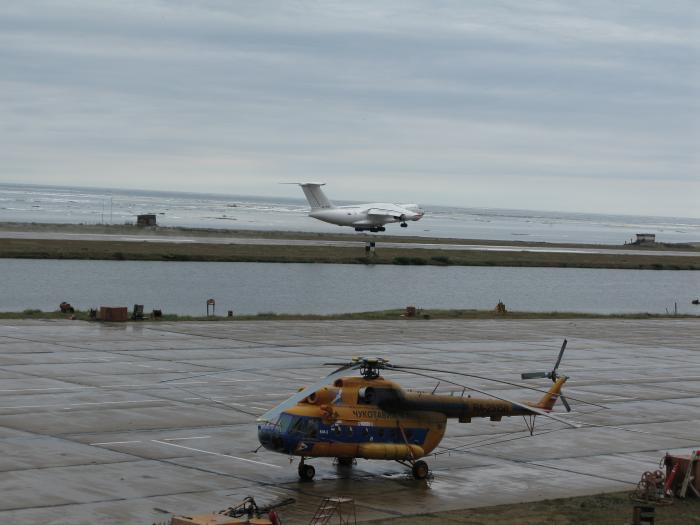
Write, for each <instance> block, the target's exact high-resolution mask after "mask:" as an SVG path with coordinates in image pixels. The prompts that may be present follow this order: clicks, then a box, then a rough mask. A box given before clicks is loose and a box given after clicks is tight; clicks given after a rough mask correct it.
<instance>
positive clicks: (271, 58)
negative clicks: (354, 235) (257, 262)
mask: <svg viewBox="0 0 700 525" xmlns="http://www.w3.org/2000/svg"><path fill="white" fill-rule="evenodd" d="M699 58H700V3H699V2H697V1H696V0H688V1H673V0H671V1H664V2H659V1H657V0H648V1H612V0H611V1H596V0H586V1H583V0H581V1H575V0H567V1H549V0H542V1H536V2H522V1H520V0H512V1H498V0H484V1H463V0H460V1H449V0H448V1H442V2H437V1H427V0H426V1H412V0H401V1H376V0H375V1H368V2H365V1H352V2H348V1H323V2H320V1H293V0H290V1H277V2H271V1H265V0H255V1H231V0H168V1H164V0H163V1H158V0H138V1H135V0H134V1H132V0H124V1H119V2H117V1H99V2H95V1H94V0H73V1H69V0H47V1H34V0H23V1H21V2H5V3H4V4H3V8H2V10H1V11H0V182H8V183H30V184H55V185H73V186H95V187H109V188H142V189H154V190H182V191H201V192H205V193H212V192H222V193H227V194H234V195H235V194H244V195H270V196H286V197H297V196H301V193H300V192H299V190H298V189H297V188H294V187H293V186H280V185H279V184H278V183H280V182H290V181H291V182H295V181H313V182H326V183H327V184H328V185H327V187H326V191H327V193H328V194H329V196H330V197H331V198H335V199H337V200H359V201H363V200H364V201H368V200H369V201H390V202H418V203H432V204H442V205H452V206H464V207H484V208H517V209H534V210H558V211H580V212H594V213H595V212H599V213H622V214H637V215H666V216H687V217H700V169H699V168H700V140H699V139H700V97H699V95H700V74H699V71H698V66H699V64H700V61H699Z"/></svg>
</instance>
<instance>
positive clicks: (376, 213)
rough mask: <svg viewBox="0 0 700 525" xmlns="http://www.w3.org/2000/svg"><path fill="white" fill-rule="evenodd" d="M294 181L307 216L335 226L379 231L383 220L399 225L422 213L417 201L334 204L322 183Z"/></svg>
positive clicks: (415, 219)
mask: <svg viewBox="0 0 700 525" xmlns="http://www.w3.org/2000/svg"><path fill="white" fill-rule="evenodd" d="M288 184H298V185H299V186H301V189H302V190H303V191H304V195H306V200H308V201H309V204H310V205H311V210H310V211H309V217H313V218H314V219H318V220H320V221H324V222H330V223H331V224H337V225H338V226H351V227H353V228H355V231H358V232H361V231H370V232H383V231H385V230H386V228H385V227H384V225H385V224H388V223H391V222H400V223H401V227H402V228H406V227H407V226H408V224H407V222H406V221H418V220H420V219H421V217H423V213H424V212H423V210H422V209H420V207H419V206H418V205H417V204H387V203H384V202H373V203H370V204H356V205H354V206H334V205H333V203H332V202H331V201H330V200H328V197H326V195H325V194H324V193H323V191H321V186H324V185H325V183H315V182H291V183H288Z"/></svg>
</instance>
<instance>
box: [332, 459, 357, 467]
mask: <svg viewBox="0 0 700 525" xmlns="http://www.w3.org/2000/svg"><path fill="white" fill-rule="evenodd" d="M335 459H336V461H337V462H338V466H339V467H352V464H353V459H352V458H335Z"/></svg>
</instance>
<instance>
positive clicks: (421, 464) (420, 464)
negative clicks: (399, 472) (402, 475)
mask: <svg viewBox="0 0 700 525" xmlns="http://www.w3.org/2000/svg"><path fill="white" fill-rule="evenodd" d="M411 472H412V473H413V477H414V478H416V479H425V478H427V477H428V474H430V469H429V468H428V464H427V463H426V462H425V461H422V460H419V461H416V462H415V463H414V464H413V466H412V467H411Z"/></svg>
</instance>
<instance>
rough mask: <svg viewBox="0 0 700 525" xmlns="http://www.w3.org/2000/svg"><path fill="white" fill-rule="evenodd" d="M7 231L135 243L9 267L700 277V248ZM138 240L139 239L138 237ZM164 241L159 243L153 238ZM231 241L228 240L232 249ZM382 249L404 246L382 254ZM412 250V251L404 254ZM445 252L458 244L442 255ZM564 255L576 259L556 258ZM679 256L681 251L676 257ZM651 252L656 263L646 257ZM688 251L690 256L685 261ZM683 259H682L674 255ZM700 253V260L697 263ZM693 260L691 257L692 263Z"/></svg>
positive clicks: (26, 227) (76, 244) (56, 246)
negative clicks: (244, 265)
mask: <svg viewBox="0 0 700 525" xmlns="http://www.w3.org/2000/svg"><path fill="white" fill-rule="evenodd" d="M0 231H7V232H9V231H15V232H17V231H22V232H40V233H43V234H46V233H56V234H59V235H60V234H66V235H68V234H70V235H74V234H78V236H79V235H80V234H86V235H88V234H95V233H99V234H103V235H112V234H113V235H121V236H122V237H123V236H125V235H128V236H131V235H133V236H134V239H133V240H132V239H128V240H124V239H121V240H109V239H107V240H102V239H99V240H97V239H80V238H77V239H72V238H70V239H60V238H58V239H52V238H48V239H47V238H39V237H37V238H31V237H29V238H11V237H4V238H3V237H2V236H1V235H0V258H5V259H69V260H112V261H175V262H184V261H188V262H266V263H319V264H364V265H376V264H388V265H415V266H507V267H543V268H591V269H620V270H700V248H697V247H696V246H695V245H694V244H692V245H691V244H682V245H673V246H671V245H662V244H659V245H653V246H649V247H645V246H637V245H623V246H610V245H583V244H567V245H563V244H553V243H528V242H522V241H516V242H509V246H513V247H515V248H517V247H522V248H523V250H522V251H521V250H517V249H514V250H510V251H499V250H493V249H488V247H490V246H495V245H503V241H494V240H490V241H486V240H468V239H436V238H427V237H426V238H423V237H391V236H374V235H368V234H309V233H295V232H263V231H257V230H249V231H241V230H217V231H214V230H201V229H183V228H170V229H169V228H155V229H153V228H137V227H135V226H103V225H97V226H86V225H75V224H72V225H55V224H22V225H20V224H10V223H2V224H0ZM183 233H186V234H188V235H190V236H194V237H197V238H198V239H199V238H202V239H207V238H212V239H214V238H216V240H217V241H218V242H211V243H208V242H206V241H203V242H199V241H197V242H196V243H195V242H177V241H175V240H174V241H173V242H170V241H168V240H167V237H169V236H173V237H174V236H177V235H182V234H183ZM226 234H228V235H231V234H235V235H237V236H238V237H242V238H244V239H251V242H250V243H246V242H236V243H233V242H221V241H222V236H223V235H226ZM137 235H138V237H136V236H137ZM156 235H157V236H158V242H149V240H148V237H149V236H153V237H154V239H155V236H156ZM255 239H258V240H259V239H275V240H289V241H291V242H290V243H289V244H284V243H283V242H282V243H276V244H275V243H269V244H264V243H255ZM225 240H226V239H225V238H224V241H225ZM295 240H306V241H308V240H318V241H319V244H318V245H315V244H309V243H307V244H299V243H297V244H294V243H293V241H295ZM350 240H351V241H353V242H354V243H357V244H356V245H354V246H352V245H351V246H338V245H329V244H323V242H322V241H341V242H342V241H350ZM369 240H374V241H375V242H377V248H376V251H375V252H374V254H371V255H368V254H367V252H366V251H365V245H364V242H367V241H369ZM382 242H386V243H397V244H398V245H397V244H394V245H392V246H386V247H384V246H382ZM415 242H419V243H429V244H430V245H434V246H430V247H428V248H425V247H410V243H415ZM455 243H457V244H458V245H459V244H465V243H469V244H472V245H477V246H484V250H480V249H478V248H476V249H474V247H473V246H472V247H471V248H470V249H468V248H467V247H466V245H465V249H464V250H462V249H459V246H457V247H455ZM401 244H407V246H406V247H402V246H400V245H401ZM440 244H450V245H451V246H450V247H449V249H447V247H445V248H441V247H440ZM541 247H545V248H551V249H552V250H553V251H527V249H528V248H541ZM558 248H563V249H574V251H556V249H558ZM576 248H582V249H591V248H594V249H615V250H620V251H624V250H625V249H630V250H634V251H635V253H630V254H625V253H619V252H618V253H596V252H576V251H575V249H576ZM673 248H675V249H673ZM640 251H643V252H646V251H649V255H646V254H644V253H641V254H640V253H639V252H640ZM678 251H682V252H683V254H682V255H680V254H677V252H678ZM674 252H676V253H674ZM695 252H697V256H696V255H695ZM688 253H690V255H688Z"/></svg>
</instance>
